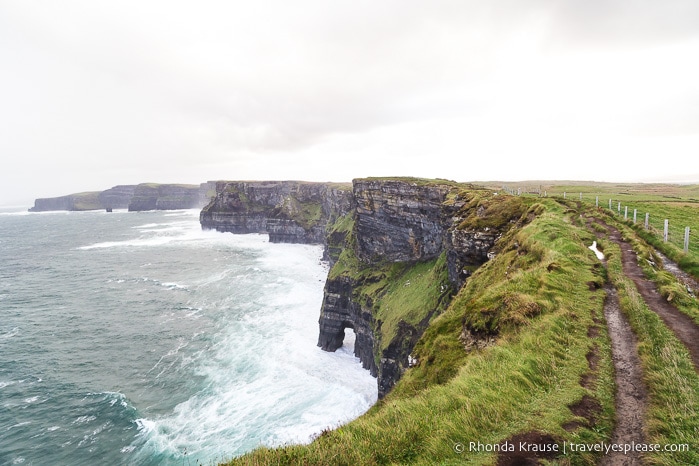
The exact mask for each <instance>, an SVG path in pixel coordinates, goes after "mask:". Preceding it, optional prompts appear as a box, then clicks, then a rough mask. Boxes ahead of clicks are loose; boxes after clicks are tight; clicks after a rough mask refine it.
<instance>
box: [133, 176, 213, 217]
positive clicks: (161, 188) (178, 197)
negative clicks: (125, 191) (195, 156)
mask: <svg viewBox="0 0 699 466" xmlns="http://www.w3.org/2000/svg"><path fill="white" fill-rule="evenodd" d="M199 188H200V187H199V186H197V185H181V184H148V183H146V184H139V185H137V186H136V187H135V188H134V192H133V197H132V198H131V200H130V202H129V205H128V209H129V211H143V210H178V209H193V208H196V207H199V206H200V205H201V204H200V193H199Z"/></svg>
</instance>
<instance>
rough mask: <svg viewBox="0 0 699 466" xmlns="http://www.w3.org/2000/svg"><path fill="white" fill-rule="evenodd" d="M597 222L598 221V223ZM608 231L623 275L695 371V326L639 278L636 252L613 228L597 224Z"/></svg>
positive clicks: (698, 350)
mask: <svg viewBox="0 0 699 466" xmlns="http://www.w3.org/2000/svg"><path fill="white" fill-rule="evenodd" d="M598 222H601V221H598ZM600 224H602V225H603V226H604V227H606V228H607V230H608V231H609V239H610V240H612V241H614V242H615V243H616V244H618V245H619V247H620V248H621V263H622V267H623V271H624V275H626V276H627V277H629V278H630V279H631V280H632V281H633V282H634V284H635V285H636V288H637V289H638V292H639V293H640V295H641V296H642V297H643V300H644V301H645V302H646V304H647V305H648V307H649V308H650V309H651V310H652V311H653V312H655V313H656V314H658V316H659V317H660V318H661V319H662V321H663V322H665V325H667V326H668V328H670V330H672V331H673V332H674V334H675V336H677V338H678V339H679V340H680V341H681V342H682V343H683V344H684V345H685V346H686V347H687V349H688V350H689V354H690V356H691V359H692V363H693V364H694V368H695V369H696V370H699V326H698V325H697V324H695V323H694V321H693V320H692V319H691V318H690V317H689V316H687V315H685V314H683V313H682V312H680V311H679V310H678V309H677V308H676V307H674V306H673V305H672V304H670V303H668V302H667V301H666V300H665V299H664V298H663V297H662V296H661V295H660V293H658V289H657V287H656V286H655V283H653V282H652V281H651V280H648V279H647V278H645V276H644V275H643V270H642V269H641V267H640V266H639V265H638V260H637V256H636V252H635V251H634V250H633V248H632V247H631V245H630V244H629V243H627V242H626V241H624V240H623V239H622V237H621V233H620V232H619V230H617V229H616V228H614V227H612V226H609V225H607V224H604V223H600Z"/></svg>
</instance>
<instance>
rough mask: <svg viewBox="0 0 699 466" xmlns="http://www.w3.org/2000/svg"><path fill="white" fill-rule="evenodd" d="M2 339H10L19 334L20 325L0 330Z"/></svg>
mask: <svg viewBox="0 0 699 466" xmlns="http://www.w3.org/2000/svg"><path fill="white" fill-rule="evenodd" d="M0 332H1V333H0V341H2V340H9V339H10V338H12V337H14V336H17V335H19V327H12V328H11V329H10V330H8V331H2V330H0Z"/></svg>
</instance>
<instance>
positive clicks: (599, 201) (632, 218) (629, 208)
mask: <svg viewBox="0 0 699 466" xmlns="http://www.w3.org/2000/svg"><path fill="white" fill-rule="evenodd" d="M502 189H503V191H505V192H507V193H509V194H512V195H514V196H521V195H523V194H534V195H538V196H540V197H549V193H548V192H547V191H545V190H541V189H540V188H539V189H537V188H529V187H525V188H512V187H507V186H503V187H502ZM551 195H552V196H554V197H562V198H563V199H566V200H576V201H580V202H585V203H588V204H589V203H594V205H595V206H596V207H598V208H601V209H607V210H609V211H611V212H613V213H615V214H616V215H617V216H618V217H620V218H621V219H623V220H625V221H628V222H631V223H633V224H634V225H638V226H639V227H641V226H642V227H643V228H644V229H645V230H648V231H649V232H651V233H653V234H656V235H658V237H660V238H662V240H663V241H664V242H666V243H671V244H674V245H675V246H677V247H678V248H681V249H682V250H683V251H684V252H685V253H689V249H690V233H691V228H690V227H689V226H686V225H681V223H680V222H677V221H675V220H673V221H670V219H669V218H668V217H667V216H664V215H661V214H658V213H657V212H651V210H652V209H647V208H645V207H646V206H643V205H642V204H647V203H649V202H652V201H638V202H636V203H634V202H627V201H621V200H618V199H614V198H613V197H609V195H608V194H607V195H604V194H599V195H598V194H590V193H582V192H566V191H563V193H562V194H559V193H556V194H553V193H552V194H551ZM692 245H694V243H692Z"/></svg>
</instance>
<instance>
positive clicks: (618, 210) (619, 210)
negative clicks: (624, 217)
mask: <svg viewBox="0 0 699 466" xmlns="http://www.w3.org/2000/svg"><path fill="white" fill-rule="evenodd" d="M616 211H617V212H619V213H621V202H620V203H619V205H618V206H617V207H616Z"/></svg>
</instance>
